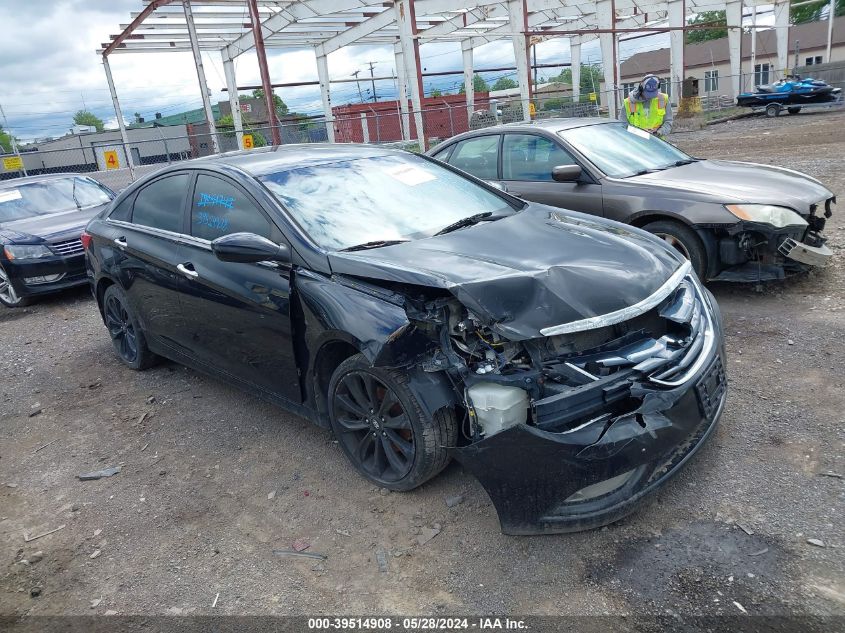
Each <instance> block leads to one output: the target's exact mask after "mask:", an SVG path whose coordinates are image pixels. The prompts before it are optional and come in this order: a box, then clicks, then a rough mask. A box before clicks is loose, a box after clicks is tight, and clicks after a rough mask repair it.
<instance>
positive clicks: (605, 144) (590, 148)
mask: <svg viewBox="0 0 845 633" xmlns="http://www.w3.org/2000/svg"><path fill="white" fill-rule="evenodd" d="M558 134H560V136H561V137H563V139H564V140H565V141H567V142H568V143H570V144H571V145H572V146H573V147H574V148H575V149H577V150H578V151H579V152H581V153H582V154H583V155H584V156H586V157H587V158H588V159H589V160H590V161H591V162H592V163H593V164H594V165H595V166H596V167H598V168H599V169H600V170H602V171H603V172H604V173H605V174H607V175H608V176H610V177H611V178H628V177H629V176H634V175H636V174H641V173H645V172H648V171H652V170H660V169H666V168H668V167H673V166H674V165H675V164H676V163H677V162H679V161H682V162H687V161H691V160H692V159H691V158H690V157H689V156H688V155H687V154H684V153H683V152H682V151H681V150H679V149H678V148H676V147H673V146H672V145H669V143H667V142H665V141H661V140H660V139H659V138H657V137H656V136H652V135H651V134H649V133H647V132H643V131H642V130H638V129H634V128H630V127H629V126H628V125H626V124H625V123H608V124H604V125H585V126H583V127H576V128H572V129H569V130H562V131H561V132H558Z"/></svg>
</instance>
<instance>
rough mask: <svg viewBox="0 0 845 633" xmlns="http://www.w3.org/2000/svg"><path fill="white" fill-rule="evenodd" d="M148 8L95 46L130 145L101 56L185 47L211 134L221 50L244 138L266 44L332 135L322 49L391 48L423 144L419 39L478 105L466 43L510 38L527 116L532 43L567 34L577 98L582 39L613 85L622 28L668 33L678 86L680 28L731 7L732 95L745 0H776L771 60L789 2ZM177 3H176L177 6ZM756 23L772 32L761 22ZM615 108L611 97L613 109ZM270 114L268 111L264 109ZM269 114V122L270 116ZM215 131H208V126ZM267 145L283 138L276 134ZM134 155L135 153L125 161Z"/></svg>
mask: <svg viewBox="0 0 845 633" xmlns="http://www.w3.org/2000/svg"><path fill="white" fill-rule="evenodd" d="M142 2H143V5H144V6H143V9H142V10H141V11H139V12H133V13H131V14H130V18H131V22H129V23H126V24H121V25H120V29H121V32H120V33H119V34H116V35H112V36H111V41H110V42H106V43H103V44H102V46H101V48H100V49H99V50H98V51H97V53H98V54H100V55H102V57H103V64H104V66H105V70H106V76H107V79H108V81H109V88H110V89H111V91H112V98H113V100H114V106H115V113H116V115H117V119H118V122H119V124H120V127H121V132H122V133H123V135H124V141H126V132H125V129H124V125H123V118H122V116H121V114H120V106H119V102H118V98H117V93H116V92H115V90H114V83H113V81H112V79H111V71H110V69H109V66H108V56H109V55H112V54H125V53H164V52H173V51H192V52H193V54H194V59H195V61H196V64H197V75H198V80H199V83H200V91H201V93H202V96H203V104H204V107H205V109H206V113H207V117H208V119H209V120H208V123H209V127H210V130H211V131H212V132H214V121H213V120H212V117H211V110H210V107H211V106H210V103H209V101H208V88H207V86H206V84H205V77H204V74H203V72H202V55H201V52H202V51H218V52H219V53H220V55H221V56H222V60H223V68H224V73H225V76H226V85H227V92H228V95H229V100H230V104H231V107H232V116H233V119H234V124H235V130H236V133H237V136H238V143H239V146H241V147H242V146H243V145H242V133H243V126H242V121H241V116H240V104H239V102H238V91H237V82H236V79H235V72H234V65H233V60H234V59H235V58H236V57H238V56H239V55H242V54H243V53H246V52H248V51H252V50H255V51H256V53H257V55H258V61H259V70H260V71H261V75H262V85H263V86H264V92H265V97H266V98H267V101H268V112H270V113H273V112H274V108H273V106H272V84H271V83H270V80H269V72H268V70H267V63H266V56H265V49H269V48H272V49H303V48H311V49H312V50H313V51H314V55H315V56H316V61H317V74H318V79H319V84H320V93H321V98H322V104H323V109H324V111H325V116H326V129H327V134H328V138H329V139H330V140H331V141H334V129H333V125H332V116H331V112H332V109H331V108H332V101H331V79H330V76H329V67H328V56H329V55H330V54H331V53H332V52H334V51H337V50H340V49H341V48H344V47H346V46H350V45H373V44H380V45H384V44H393V45H394V53H395V58H396V71H397V72H396V74H397V79H398V84H399V86H398V87H399V97H400V106H401V110H402V115H403V119H404V125H403V128H404V134H405V138H406V139H410V126H409V125H408V122H409V117H410V112H409V106H408V101H409V100H410V101H411V104H412V105H411V109H412V111H413V114H414V117H415V123H416V130H417V136H418V140H419V142H420V146H421V148H422V149H425V148H426V137H425V132H424V129H423V126H424V121H423V116H422V110H421V102H422V96H423V95H422V73H421V70H420V56H419V47H420V45H421V44H425V43H429V42H459V43H460V44H461V50H462V54H463V70H464V82H465V87H466V104H467V108H468V110H469V111H472V109H473V103H474V95H473V90H472V76H473V73H474V71H473V49H474V48H476V47H478V46H482V45H484V44H487V43H489V42H493V41H497V40H507V39H510V40H511V41H512V44H513V48H514V57H515V59H516V68H517V75H518V83H519V86H520V101H521V103H522V112H523V116H524V117H525V118H526V119H528V118H529V103H530V100H531V97H532V94H531V91H532V84H531V81H530V68H531V67H530V64H529V49H530V47H531V46H532V45H534V44H537V43H540V42H542V41H545V40H548V39H550V38H553V37H568V38H569V43H570V51H571V68H572V73H573V96H574V97H575V98H578V97H580V86H579V78H580V64H581V45H582V44H583V43H585V42H588V41H590V40H594V39H598V40H599V41H600V45H601V52H602V60H603V62H604V63H603V64H602V66H603V72H604V79H605V85H606V86H607V87H608V89H610V90H616V89H617V88H618V83H619V64H618V54H617V51H618V38H619V35H621V34H631V33H641V34H652V33H659V32H668V33H669V34H670V58H671V63H670V64H671V71H670V74H671V81H672V84H673V86H680V82H681V81H682V80H683V76H684V62H683V48H684V46H683V42H684V32H685V31H686V30H690V29H694V28H712V27H711V26H708V25H703V26H701V25H696V26H691V25H687V24H686V19H687V17H688V16H689V15H691V14H695V13H700V12H702V11H715V10H726V12H727V22H728V25H729V28H728V40H729V49H730V59H731V74H732V75H733V77H732V79H733V84H734V85H733V88H734V92H735V93H737V92H738V91H739V74H740V73H739V68H740V50H739V48H740V43H741V34H742V25H741V22H742V11H743V7H745V6H747V7H753V6H756V5H761V4H773V3H774V15H775V28H776V29H777V54H778V68H779V69H781V70H782V69H785V68H786V65H787V57H788V52H789V51H788V28H789V3H788V0H594V1H593V2H592V3H591V4H590V3H584V2H583V0H142ZM180 5H181V6H180ZM753 28H771V27H756V26H754V27H753ZM617 107H618V104H617V103H616V100H615V99H611V100H609V103H608V108H609V110H610V115H611V116H616V109H617ZM271 117H273V115H272V114H271ZM273 123H275V120H271V124H273ZM212 136H214V135H213V134H212ZM273 141H274V143H276V144H278V143H279V142H280V139H279V138H278V136H277V135H274V139H273ZM130 162H131V159H130Z"/></svg>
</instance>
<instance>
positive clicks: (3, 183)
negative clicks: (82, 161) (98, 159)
mask: <svg viewBox="0 0 845 633" xmlns="http://www.w3.org/2000/svg"><path fill="white" fill-rule="evenodd" d="M72 176H85V174H76V173H70V172H68V173H63V174H39V175H38V176H23V177H21V178H11V179H9V180H0V189H11V188H13V187H18V186H20V185H26V184H29V183H33V182H47V181H50V180H61V179H62V178H70V177H72Z"/></svg>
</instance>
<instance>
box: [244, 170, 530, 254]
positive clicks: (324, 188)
mask: <svg viewBox="0 0 845 633" xmlns="http://www.w3.org/2000/svg"><path fill="white" fill-rule="evenodd" d="M261 181H262V182H264V184H265V185H266V186H267V187H268V188H269V189H270V191H271V192H273V194H274V195H275V196H276V198H277V199H278V200H279V201H280V202H281V203H282V204H283V205H284V206H285V207H286V208H287V209H288V211H289V212H290V214H291V215H292V216H293V218H294V219H295V220H296V221H297V222H298V223H299V225H300V226H301V227H302V228H303V230H305V232H306V233H308V235H310V236H311V238H312V239H313V240H314V241H315V242H316V243H317V244H318V245H319V246H320V247H322V248H324V249H326V250H341V249H344V248H349V247H351V246H357V245H361V244H368V243H375V242H391V241H396V240H408V239H417V238H421V237H428V236H431V235H433V234H435V233H437V232H438V231H440V230H441V229H444V228H445V227H447V226H449V225H451V224H453V223H455V222H457V221H458V220H462V219H464V218H467V217H470V216H473V215H476V214H480V213H485V212H486V213H491V214H498V212H503V213H511V212H512V211H513V209H512V208H511V207H510V206H509V205H508V204H507V203H506V202H505V201H504V200H502V198H500V197H499V196H497V195H495V194H494V193H492V192H490V191H488V190H487V189H485V188H483V187H481V186H479V185H477V184H475V183H474V182H472V181H471V180H469V179H468V178H465V177H463V176H459V175H458V174H456V173H454V172H452V171H450V170H448V169H446V168H445V167H441V166H440V165H437V164H436V163H433V162H431V161H428V160H426V159H423V158H420V157H419V156H416V155H414V154H390V155H385V156H371V157H367V158H356V159H352V160H343V161H338V162H333V163H325V164H320V165H310V166H304V167H299V168H296V169H291V170H288V171H283V172H278V173H275V174H269V175H267V176H264V177H262V178H261Z"/></svg>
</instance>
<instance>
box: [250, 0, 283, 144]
mask: <svg viewBox="0 0 845 633" xmlns="http://www.w3.org/2000/svg"><path fill="white" fill-rule="evenodd" d="M247 5H248V6H249V19H250V22H251V23H252V36H253V39H254V40H255V54H256V55H257V56H258V71H259V73H260V74H261V85H262V86H263V89H264V100H265V102H266V104H267V119H268V122H269V123H270V132H271V135H272V137H273V145H281V144H282V134H281V130H280V129H279V120H278V118H277V117H276V104H275V103H274V101H273V86H272V85H271V84H270V71H269V69H268V68H267V51H265V50H264V33H263V32H262V31H261V16H260V15H259V13H258V2H256V0H247Z"/></svg>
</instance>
